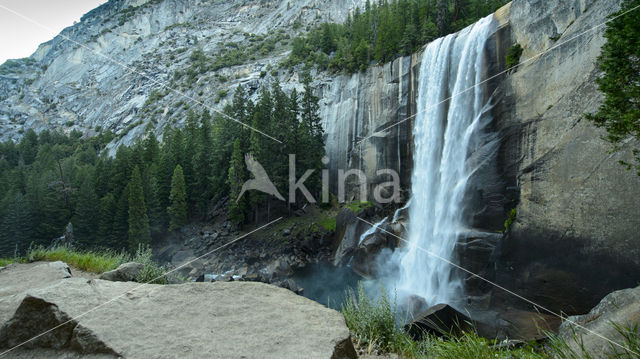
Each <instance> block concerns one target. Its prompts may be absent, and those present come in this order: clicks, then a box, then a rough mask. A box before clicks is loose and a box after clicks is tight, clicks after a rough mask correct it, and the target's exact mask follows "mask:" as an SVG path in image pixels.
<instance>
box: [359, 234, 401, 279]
mask: <svg viewBox="0 0 640 359" xmlns="http://www.w3.org/2000/svg"><path fill="white" fill-rule="evenodd" d="M391 242H392V241H390V240H389V238H388V237H387V236H386V235H385V234H384V233H381V232H375V233H372V234H370V235H368V236H367V237H366V238H365V239H364V240H363V241H362V243H360V245H359V246H358V247H357V248H356V249H355V250H354V253H353V261H352V262H351V268H352V269H353V271H354V272H356V273H358V274H359V275H361V276H363V277H365V278H371V277H374V276H376V274H377V272H378V261H377V257H378V255H379V254H380V253H381V252H382V251H383V250H384V249H387V248H389V249H391V248H392V247H393V245H392V243H391ZM393 242H395V241H393Z"/></svg>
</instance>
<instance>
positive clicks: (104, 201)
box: [98, 193, 120, 249]
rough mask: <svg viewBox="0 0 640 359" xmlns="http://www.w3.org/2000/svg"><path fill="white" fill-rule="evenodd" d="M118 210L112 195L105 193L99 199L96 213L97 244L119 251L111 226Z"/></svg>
mask: <svg viewBox="0 0 640 359" xmlns="http://www.w3.org/2000/svg"><path fill="white" fill-rule="evenodd" d="M117 210H118V202H117V201H116V199H115V197H114V196H113V194H112V193H107V194H106V195H105V196H104V197H102V198H101V199H100V209H99V212H98V214H99V215H98V243H99V244H100V246H104V247H107V248H112V249H120V248H119V245H120V243H118V238H117V237H116V236H115V233H114V230H113V224H114V223H115V214H116V212H117Z"/></svg>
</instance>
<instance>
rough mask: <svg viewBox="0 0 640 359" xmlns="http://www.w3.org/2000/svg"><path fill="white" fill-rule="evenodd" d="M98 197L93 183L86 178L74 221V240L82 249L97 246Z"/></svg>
mask: <svg viewBox="0 0 640 359" xmlns="http://www.w3.org/2000/svg"><path fill="white" fill-rule="evenodd" d="M96 213H99V208H98V197H97V196H96V193H95V191H94V185H93V181H92V180H91V177H90V176H86V178H85V180H84V181H83V182H82V185H81V186H80V190H79V192H78V202H77V203H76V208H75V214H74V217H73V219H72V223H73V231H74V233H73V234H74V240H75V242H76V245H77V246H78V247H80V248H90V247H93V246H96V245H97V241H96V235H97V233H96V232H97V228H98V220H99V217H97V216H96Z"/></svg>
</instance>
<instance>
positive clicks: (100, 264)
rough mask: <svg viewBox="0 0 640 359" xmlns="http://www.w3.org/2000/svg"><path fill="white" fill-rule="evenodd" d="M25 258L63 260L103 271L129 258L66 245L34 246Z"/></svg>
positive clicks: (90, 269) (113, 267)
mask: <svg viewBox="0 0 640 359" xmlns="http://www.w3.org/2000/svg"><path fill="white" fill-rule="evenodd" d="M26 259H27V261H29V262H35V261H47V262H55V261H63V262H65V263H67V264H69V265H70V266H73V267H76V268H78V269H80V270H82V271H85V272H92V273H104V272H107V271H110V270H113V269H116V268H118V266H119V265H120V264H122V263H126V262H127V259H129V258H128V256H127V255H126V254H117V253H115V252H108V251H106V252H95V251H76V250H72V249H69V248H67V247H57V248H53V249H45V248H44V247H35V248H32V249H30V250H29V252H28V253H27V256H26Z"/></svg>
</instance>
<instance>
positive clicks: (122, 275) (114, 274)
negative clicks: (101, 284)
mask: <svg viewBox="0 0 640 359" xmlns="http://www.w3.org/2000/svg"><path fill="white" fill-rule="evenodd" d="M143 269H144V264H141V263H136V262H129V263H123V264H121V265H120V266H119V267H118V268H116V269H114V270H112V271H108V272H104V273H102V275H100V279H104V280H110V281H112V282H135V281H136V280H137V279H138V276H139V275H140V272H142V270H143Z"/></svg>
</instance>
